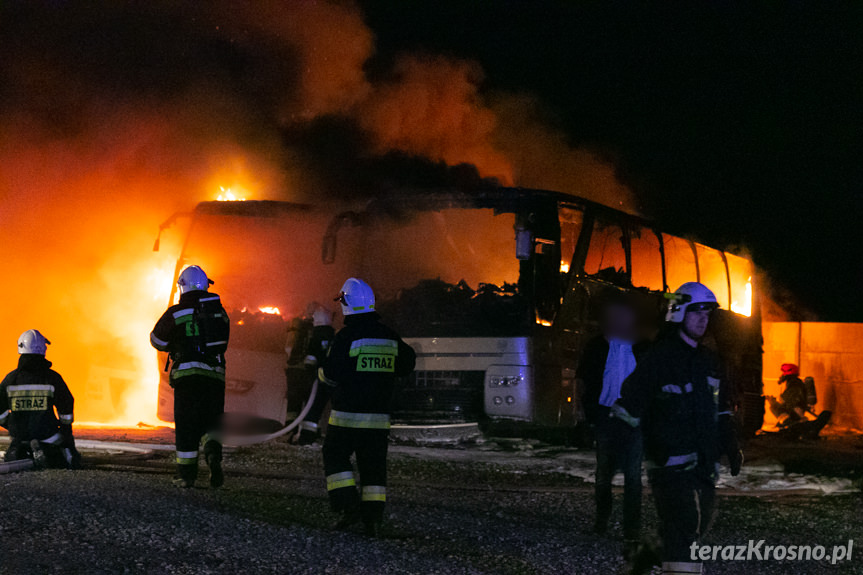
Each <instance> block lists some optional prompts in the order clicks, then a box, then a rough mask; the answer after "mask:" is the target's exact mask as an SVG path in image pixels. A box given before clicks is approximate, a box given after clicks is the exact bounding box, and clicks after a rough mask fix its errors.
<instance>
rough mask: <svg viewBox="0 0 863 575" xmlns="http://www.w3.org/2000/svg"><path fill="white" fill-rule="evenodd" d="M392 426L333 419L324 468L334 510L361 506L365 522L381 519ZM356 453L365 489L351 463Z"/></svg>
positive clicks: (325, 451) (325, 446) (328, 433)
mask: <svg viewBox="0 0 863 575" xmlns="http://www.w3.org/2000/svg"><path fill="white" fill-rule="evenodd" d="M389 435H390V432H389V429H364V428H353V427H341V426H338V425H334V424H333V423H332V422H331V423H330V425H329V427H327V436H326V439H325V440H324V448H323V455H324V471H325V472H326V475H327V493H328V494H329V497H330V506H331V507H332V509H333V511H348V510H350V509H352V508H354V507H356V505H357V503H359V506H360V514H361V516H362V519H363V522H364V523H366V524H369V523H380V522H381V521H382V520H383V516H384V504H385V503H386V499H387V495H386V494H387V490H386V485H387V448H388V447H389ZM354 453H356V456H357V469H358V471H359V479H360V485H361V487H362V489H361V491H358V490H357V481H356V478H355V476H354V470H353V466H352V465H351V455H353V454H354Z"/></svg>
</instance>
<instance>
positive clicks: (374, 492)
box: [362, 485, 387, 501]
mask: <svg viewBox="0 0 863 575" xmlns="http://www.w3.org/2000/svg"><path fill="white" fill-rule="evenodd" d="M362 499H363V501H386V500H387V488H386V487H384V486H382V485H368V486H365V487H363V497H362Z"/></svg>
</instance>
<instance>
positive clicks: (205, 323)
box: [150, 266, 230, 488]
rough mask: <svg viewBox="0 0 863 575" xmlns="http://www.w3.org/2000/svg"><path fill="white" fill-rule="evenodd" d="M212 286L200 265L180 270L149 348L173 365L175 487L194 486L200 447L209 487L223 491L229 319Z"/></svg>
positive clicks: (151, 335)
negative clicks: (175, 296) (175, 293)
mask: <svg viewBox="0 0 863 575" xmlns="http://www.w3.org/2000/svg"><path fill="white" fill-rule="evenodd" d="M212 283H213V281H212V280H210V279H209V278H208V277H207V274H205V273H204V271H203V270H202V269H201V268H200V267H198V266H189V267H187V268H186V269H184V270H183V272H182V273H181V274H180V277H179V278H178V280H177V285H178V286H179V289H180V301H179V303H177V304H176V305H172V306H171V307H169V308H168V310H167V311H166V312H165V313H164V314H162V317H161V318H159V321H158V322H157V323H156V327H154V328H153V331H152V333H151V334H150V343H151V344H152V345H153V347H155V348H156V349H158V350H159V351H165V352H168V354H169V356H170V361H171V367H170V369H171V374H170V381H171V387H172V388H174V422H175V424H176V429H175V433H176V444H177V477H176V478H175V480H174V484H175V485H177V486H179V487H193V486H194V484H195V480H196V479H197V476H198V448H199V446H201V445H203V447H204V459H205V460H206V463H207V465H208V466H209V468H210V486H211V487H214V488H215V487H221V485H222V483H223V482H224V474H223V472H222V439H221V436H220V433H221V424H222V416H223V415H224V412H225V352H226V351H227V350H228V336H229V332H230V321H229V319H228V314H227V312H226V311H225V308H223V307H222V303H221V300H220V299H219V296H218V295H217V294H215V293H212V292H209V291H208V290H209V287H210V284H212ZM166 369H167V367H166Z"/></svg>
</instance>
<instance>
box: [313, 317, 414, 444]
mask: <svg viewBox="0 0 863 575" xmlns="http://www.w3.org/2000/svg"><path fill="white" fill-rule="evenodd" d="M415 364H416V354H415V353H414V350H413V348H412V347H411V346H409V345H407V344H406V343H405V342H403V341H402V340H401V338H400V337H399V336H398V335H397V334H396V333H395V332H394V331H393V330H391V329H390V328H388V327H387V326H385V325H384V324H382V323H381V322H380V318H379V316H378V315H377V314H376V313H365V314H360V315H354V316H348V317H346V318H345V327H344V328H342V330H341V331H339V332H338V333H337V334H336V337H335V340H334V341H333V344H332V346H331V347H330V350H329V352H328V354H327V357H326V359H325V360H324V363H323V365H322V366H321V368H320V370H319V371H318V375H319V377H320V379H321V381H323V382H324V383H325V384H327V385H328V386H330V387H331V398H332V409H333V411H332V413H331V416H330V424H331V425H338V426H341V427H367V428H384V429H388V428H389V413H390V410H391V402H392V395H393V389H394V386H395V380H396V377H400V376H405V375H408V374H410V373H411V371H413V369H414V365H415Z"/></svg>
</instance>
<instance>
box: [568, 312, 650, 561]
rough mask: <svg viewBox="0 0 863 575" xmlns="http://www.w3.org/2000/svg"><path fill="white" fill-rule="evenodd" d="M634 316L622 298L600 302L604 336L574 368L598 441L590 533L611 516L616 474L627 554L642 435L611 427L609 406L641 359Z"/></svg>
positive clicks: (633, 542) (636, 510)
mask: <svg viewBox="0 0 863 575" xmlns="http://www.w3.org/2000/svg"><path fill="white" fill-rule="evenodd" d="M637 327H638V326H637V316H636V312H635V309H634V307H633V306H632V305H630V302H628V301H627V300H625V299H623V298H622V297H611V298H608V299H606V300H605V301H603V303H602V311H601V318H600V329H601V330H602V333H601V334H600V335H598V336H596V337H595V338H593V339H592V340H590V341H589V342H588V343H587V345H586V346H585V349H584V352H583V354H582V358H581V361H579V364H578V371H577V374H576V375H577V377H578V380H579V382H580V386H581V388H582V389H583V390H584V394H583V396H582V403H583V405H584V411H585V416H586V418H587V421H588V423H589V424H590V425H592V426H593V427H594V432H595V435H596V484H595V491H596V493H595V497H596V519H595V522H594V531H595V532H596V533H599V534H603V533H605V531H606V530H607V528H608V521H609V519H610V517H611V510H612V492H611V482H612V479H613V478H614V474H615V473H616V472H617V470H620V471H622V472H623V475H624V495H623V532H624V533H623V537H624V540H625V542H626V552H627V553H631V552H632V551H634V548H635V547H637V545H638V540H639V535H640V531H641V490H642V489H641V460H642V453H643V448H642V439H641V433H640V430H634V431H630V430H627V429H625V428H624V429H623V430H622V431H623V432H624V433H618V432H619V431H621V428H620V427H619V426H617V425H614V422H613V421H611V419H610V415H611V406H612V405H613V404H614V402H615V401H617V399H618V398H619V397H620V389H621V384H622V383H623V381H624V380H625V379H626V378H627V377H628V376H629V375H630V374H631V373H632V371H633V370H634V369H635V365H636V359H637V358H638V356H639V355H640V354H642V353H643V351H644V348H643V346H642V345H639V344H637V343H635V342H636V341H637V339H638V333H637Z"/></svg>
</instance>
